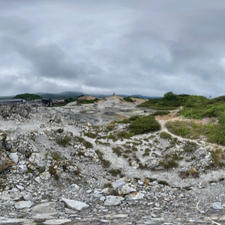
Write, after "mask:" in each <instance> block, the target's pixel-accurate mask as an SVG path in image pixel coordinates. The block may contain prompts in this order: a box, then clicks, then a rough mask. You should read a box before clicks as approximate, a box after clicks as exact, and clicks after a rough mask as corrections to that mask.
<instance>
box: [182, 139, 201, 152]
mask: <svg viewBox="0 0 225 225" xmlns="http://www.w3.org/2000/svg"><path fill="white" fill-rule="evenodd" d="M197 148H198V145H197V144H196V143H195V142H190V141H188V142H186V143H185V145H184V151H185V152H194V151H196V150H197Z"/></svg>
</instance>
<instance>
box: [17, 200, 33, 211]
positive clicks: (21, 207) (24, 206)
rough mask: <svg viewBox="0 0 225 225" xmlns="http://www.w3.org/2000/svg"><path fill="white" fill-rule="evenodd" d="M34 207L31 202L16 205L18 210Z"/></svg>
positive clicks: (20, 202) (21, 202)
mask: <svg viewBox="0 0 225 225" xmlns="http://www.w3.org/2000/svg"><path fill="white" fill-rule="evenodd" d="M32 205H33V203H32V202H31V201H19V202H16V203H15V208H16V209H25V208H30V207H31V206H32Z"/></svg>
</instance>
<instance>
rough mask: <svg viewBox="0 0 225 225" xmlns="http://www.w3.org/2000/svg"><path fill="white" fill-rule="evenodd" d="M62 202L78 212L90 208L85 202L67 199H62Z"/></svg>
mask: <svg viewBox="0 0 225 225" xmlns="http://www.w3.org/2000/svg"><path fill="white" fill-rule="evenodd" d="M62 201H63V202H64V203H65V204H66V206H67V207H68V208H70V209H74V210H78V211H80V210H82V209H86V208H88V207H89V205H88V204H86V203H85V202H80V201H76V200H71V199H66V198H62Z"/></svg>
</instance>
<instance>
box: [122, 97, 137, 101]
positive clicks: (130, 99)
mask: <svg viewBox="0 0 225 225" xmlns="http://www.w3.org/2000/svg"><path fill="white" fill-rule="evenodd" d="M123 100H125V101H126V102H134V100H133V99H132V98H131V97H125V98H123Z"/></svg>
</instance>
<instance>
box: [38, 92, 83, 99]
mask: <svg viewBox="0 0 225 225" xmlns="http://www.w3.org/2000/svg"><path fill="white" fill-rule="evenodd" d="M37 94H38V95H40V96H41V97H43V98H51V99H56V100H58V99H65V98H76V97H78V96H81V95H84V94H83V93H82V92H72V91H67V92H62V93H37Z"/></svg>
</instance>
